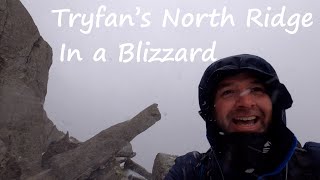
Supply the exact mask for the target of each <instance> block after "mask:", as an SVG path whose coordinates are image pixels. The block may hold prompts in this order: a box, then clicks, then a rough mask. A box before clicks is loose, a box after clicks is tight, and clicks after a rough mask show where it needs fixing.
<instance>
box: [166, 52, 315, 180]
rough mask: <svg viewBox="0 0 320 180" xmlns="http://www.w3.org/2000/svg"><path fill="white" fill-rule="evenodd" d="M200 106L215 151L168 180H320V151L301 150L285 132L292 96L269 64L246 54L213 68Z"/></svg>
mask: <svg viewBox="0 0 320 180" xmlns="http://www.w3.org/2000/svg"><path fill="white" fill-rule="evenodd" d="M199 104H200V109H201V110H200V111H199V113H200V115H201V117H202V118H203V119H204V120H205V122H206V128H207V138H208V141H209V143H210V145H211V147H210V149H209V150H208V151H207V152H206V153H199V152H196V151H194V152H191V153H188V154H186V155H184V156H181V157H178V158H177V159H176V161H175V165H174V166H173V167H172V168H171V169H170V171H169V173H168V174H167V176H166V177H165V179H166V180H171V179H183V180H186V179H190V180H191V179H210V180H223V179H225V180H234V179H245V180H247V179H248V180H250V179H276V180H278V179H279V180H282V179H283V180H285V179H289V180H303V179H320V174H319V172H320V153H319V152H320V146H319V144H318V143H313V142H308V143H306V145H305V146H304V148H302V147H301V146H300V144H299V143H298V141H297V139H296V137H295V136H294V134H293V133H292V132H291V131H290V130H289V129H288V128H287V127H286V118H285V110H286V109H288V108H290V107H291V105H292V99H291V95H290V93H289V92H288V90H287V89H286V87H285V86H284V85H283V84H282V83H280V81H279V79H278V76H277V74H276V72H275V70H274V69H273V67H272V66H271V65H270V64H269V63H268V62H267V61H265V60H264V59H262V58H260V57H258V56H254V55H248V54H243V55H237V56H231V57H227V58H224V59H221V60H219V61H216V62H214V63H213V64H211V65H210V66H209V67H208V68H207V69H206V71H205V72H204V74H203V76H202V79H201V82H200V85H199Z"/></svg>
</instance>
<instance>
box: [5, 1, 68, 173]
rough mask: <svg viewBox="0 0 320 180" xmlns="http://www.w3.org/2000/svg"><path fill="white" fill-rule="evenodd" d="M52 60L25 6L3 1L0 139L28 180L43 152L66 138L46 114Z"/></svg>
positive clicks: (38, 166)
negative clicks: (62, 137) (46, 96)
mask: <svg viewBox="0 0 320 180" xmlns="http://www.w3.org/2000/svg"><path fill="white" fill-rule="evenodd" d="M51 56H52V51H51V48H50V46H49V45H48V44H47V43H46V42H45V41H44V40H43V39H42V37H41V36H40V34H39V32H38V30H37V27H36V26H35V24H34V23H33V20H32V18H31V17H30V15H29V14H28V12H27V11H26V9H25V8H24V7H23V5H22V4H21V3H20V1H18V0H10V1H9V0H0V140H1V141H2V142H3V144H4V147H5V148H6V149H7V154H8V156H7V157H12V158H9V159H10V162H11V163H10V164H11V166H12V165H13V164H15V168H14V169H21V172H22V178H23V177H25V176H28V175H32V174H34V173H36V172H37V170H39V168H40V164H39V162H41V154H42V152H44V151H45V150H46V148H47V146H48V144H49V143H50V142H51V141H53V140H57V139H58V138H60V137H61V136H62V135H63V133H62V132H59V131H58V130H57V129H56V127H55V126H54V124H53V123H52V122H51V121H50V120H49V119H48V118H47V116H46V113H45V111H44V109H43V103H44V99H45V95H46V93H47V81H48V72H49V67H50V65H51V61H52V59H51ZM14 169H12V171H14ZM7 170H9V169H8V168H7ZM9 171H10V170H9Z"/></svg>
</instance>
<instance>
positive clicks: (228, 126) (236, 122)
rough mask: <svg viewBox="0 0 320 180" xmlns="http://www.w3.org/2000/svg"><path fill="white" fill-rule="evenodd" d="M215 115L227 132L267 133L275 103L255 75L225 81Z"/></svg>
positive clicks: (215, 104)
mask: <svg viewBox="0 0 320 180" xmlns="http://www.w3.org/2000/svg"><path fill="white" fill-rule="evenodd" d="M214 97H215V99H214V108H213V114H214V117H215V119H216V120H217V123H218V125H219V126H220V128H222V129H223V130H224V131H225V132H255V133H260V132H265V131H266V129H267V128H268V126H269V124H270V122H271V117H272V102H271V99H270V97H269V95H268V94H267V93H266V90H265V87H264V85H263V84H262V83H261V82H259V81H258V79H256V78H255V77H254V76H253V75H252V74H249V73H240V74H237V75H234V76H230V77H227V78H225V79H223V80H222V81H221V82H220V83H219V84H218V88H217V91H216V94H215V95H214Z"/></svg>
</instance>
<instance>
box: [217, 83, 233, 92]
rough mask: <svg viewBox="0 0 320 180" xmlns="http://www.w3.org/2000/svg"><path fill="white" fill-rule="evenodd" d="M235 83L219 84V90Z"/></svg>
mask: <svg viewBox="0 0 320 180" xmlns="http://www.w3.org/2000/svg"><path fill="white" fill-rule="evenodd" d="M232 84H233V83H231V82H221V83H219V84H218V87H217V90H220V89H223V88H225V87H228V86H231V85H232Z"/></svg>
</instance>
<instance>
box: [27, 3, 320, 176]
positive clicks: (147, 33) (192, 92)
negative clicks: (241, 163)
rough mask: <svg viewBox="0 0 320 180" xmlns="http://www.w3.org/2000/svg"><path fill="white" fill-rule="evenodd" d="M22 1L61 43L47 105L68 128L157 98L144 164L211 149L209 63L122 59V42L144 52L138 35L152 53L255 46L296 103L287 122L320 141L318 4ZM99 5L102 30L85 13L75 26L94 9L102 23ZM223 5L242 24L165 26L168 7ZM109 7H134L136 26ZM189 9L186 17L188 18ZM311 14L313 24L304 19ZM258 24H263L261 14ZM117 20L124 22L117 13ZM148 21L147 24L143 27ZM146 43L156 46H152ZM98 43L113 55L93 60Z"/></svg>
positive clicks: (143, 140)
mask: <svg viewBox="0 0 320 180" xmlns="http://www.w3.org/2000/svg"><path fill="white" fill-rule="evenodd" d="M22 3H23V4H24V5H25V7H26V8H27V9H28V11H29V13H30V14H31V16H32V18H33V19H34V21H35V23H36V25H37V26H38V28H39V31H40V34H41V35H42V36H43V37H44V39H45V40H46V41H47V42H48V43H49V44H50V45H51V47H52V50H53V64H52V66H51V69H50V74H49V83H48V93H47V96H46V102H45V110H46V111H47V114H48V116H49V118H50V119H51V120H52V121H53V122H54V123H55V124H56V125H57V127H58V128H59V129H60V130H62V131H64V132H66V131H69V132H70V134H71V135H72V136H74V137H76V138H78V139H79V140H81V141H85V140H87V139H89V138H90V137H92V136H94V135H95V134H97V133H98V132H100V131H101V130H103V129H105V128H108V127H110V126H111V125H114V124H116V123H119V122H122V121H125V120H128V119H130V118H132V117H133V116H134V115H136V114H137V113H138V112H140V111H141V110H143V109H144V108H145V107H147V106H149V105H150V104H152V103H157V104H159V109H160V112H161V114H162V119H161V121H159V122H158V123H156V124H155V125H154V126H152V127H151V128H150V129H148V130H147V131H146V132H144V133H142V134H140V135H139V136H138V137H137V138H135V139H134V140H133V142H132V144H133V149H134V151H135V152H137V156H136V157H135V158H134V159H135V160H136V161H137V162H138V163H140V164H141V165H143V166H144V167H146V168H147V169H148V170H151V168H152V164H153V160H154V157H155V155H156V154H157V153H158V152H163V153H169V154H177V155H182V154H185V153H187V152H188V151H192V150H197V151H200V152H204V151H206V150H207V149H208V147H209V145H208V143H207V140H206V137H205V124H204V122H203V120H202V119H201V118H200V116H199V115H198V110H199V106H198V99H197V97H198V94H197V87H198V84H199V81H200V78H201V76H202V73H203V71H204V70H205V68H206V67H207V66H208V65H209V64H210V63H211V62H203V60H202V59H201V56H196V58H195V60H194V62H190V61H188V62H164V63H160V62H152V63H151V62H150V63H145V62H140V63H138V62H137V61H136V60H132V61H131V62H129V63H123V62H119V55H120V53H121V52H120V48H119V45H121V44H125V43H132V44H133V45H134V48H135V51H136V50H137V47H138V43H139V41H141V42H142V50H141V52H145V51H144V49H143V48H146V47H147V48H173V49H174V50H178V49H179V48H186V49H187V50H190V48H202V49H203V50H205V49H208V48H211V47H212V44H213V43H214V42H216V48H215V51H214V57H215V58H222V57H225V56H230V55H234V54H242V53H251V54H256V55H259V56H261V57H263V58H265V59H267V60H268V61H269V62H270V63H271V64H272V65H273V66H274V68H275V69H276V70H277V72H278V74H279V77H280V80H281V81H282V82H283V83H284V84H285V85H286V86H287V88H288V89H289V91H290V93H291V95H292V97H293V100H294V104H293V107H292V108H291V109H289V110H288V111H287V119H288V120H287V123H288V126H289V128H290V129H291V130H292V131H293V132H294V133H295V134H296V136H297V137H298V139H299V140H300V141H301V142H302V143H304V142H306V141H309V140H313V141H320V133H319V127H320V126H319V125H320V120H319V105H318V101H319V100H320V95H319V93H318V92H319V88H320V84H319V77H320V71H319V67H320V58H319V57H320V56H319V47H320V44H319V43H320V38H319V32H320V28H319V25H320V13H319V10H318V7H319V2H318V1H315V0H313V1H308V3H306V2H304V3H303V2H302V1H290V3H289V1H281V2H280V1H277V0H273V1H269V0H268V1H267V0H263V1H254V0H251V1H248V0H246V1H241V2H238V1H233V2H231V1H215V0H210V1H209V0H204V1H182V0H181V1H172V0H161V1H149V0H138V1H135V0H134V1H128V0H127V1H125V0H117V1H106V0H99V1H86V0H70V1H65V0H55V1H49V0H32V1H31V0H22ZM101 6H105V7H106V9H105V11H102V12H103V13H104V16H103V17H101V19H100V24H99V26H100V27H99V28H97V27H96V26H95V25H96V24H94V26H93V27H92V29H91V30H90V29H88V28H89V26H84V25H81V20H80V19H79V18H78V19H76V20H75V21H74V25H73V27H69V15H70V13H73V14H77V13H80V14H81V15H83V14H86V15H87V18H88V17H89V16H90V13H92V14H93V19H94V20H95V21H94V23H97V21H96V19H95V18H96V13H97V10H98V8H99V7H101ZM137 7H138V9H139V10H137ZM224 7H225V10H226V13H227V14H232V15H233V20H234V26H233V25H232V23H231V21H230V19H229V21H226V24H225V25H224V26H223V27H221V26H218V27H211V26H210V19H206V18H204V20H203V21H202V23H201V24H200V27H196V25H195V24H191V25H190V27H182V26H181V23H179V25H178V27H173V26H172V25H171V24H168V25H167V27H166V28H163V27H162V20H163V19H164V18H163V17H164V13H165V10H166V9H167V10H168V12H170V13H171V14H172V16H174V15H175V13H176V10H177V8H179V9H180V13H181V14H180V16H181V17H180V19H182V18H183V15H184V14H187V13H191V14H194V15H195V14H197V13H200V14H204V13H209V14H211V13H212V11H213V10H214V9H216V11H217V13H220V14H221V13H222V11H223V8H224ZM268 7H270V8H268ZM282 8H284V9H285V13H284V18H283V23H284V24H283V25H284V27H280V26H278V27H271V24H270V22H271V20H272V17H273V16H274V15H275V14H276V13H280V12H281V10H282ZM61 9H69V10H70V12H64V13H63V14H62V16H61V18H62V19H61V20H62V21H61V27H59V26H58V25H59V24H58V13H52V10H61ZM249 9H256V10H252V12H253V13H257V9H259V10H261V16H262V17H266V14H267V17H269V21H267V25H268V27H267V28H266V27H259V26H257V24H254V23H253V24H252V26H251V27H250V28H249V27H247V26H246V19H247V14H248V10H249ZM111 13H113V15H117V18H119V17H120V14H130V15H131V16H132V17H133V21H134V23H135V25H133V26H130V24H128V23H125V24H124V25H123V27H119V26H118V27H112V26H111V27H110V26H109V27H107V26H104V21H105V19H106V17H107V16H108V15H109V18H111V16H110V14H111ZM146 13H149V15H148V14H146ZM295 13H298V14H295ZM308 13H309V16H310V13H311V14H312V22H313V24H312V25H311V24H310V21H307V20H308ZM136 14H137V15H136ZM191 14H188V15H187V16H188V17H187V16H185V20H188V18H190V17H191V16H190V15H191ZM143 15H145V17H146V19H148V20H149V22H150V23H151V24H150V25H147V24H145V23H146V22H147V21H143V18H142V17H143ZM252 15H254V14H252ZM304 16H305V17H304ZM290 17H291V21H289V22H288V20H289V19H290ZM303 17H304V18H303ZM303 19H304V20H305V21H307V22H305V23H302V20H303ZM298 20H299V22H298ZM220 21H221V16H218V17H217V18H216V19H215V22H216V23H221V22H220ZM259 21H260V22H261V23H262V24H264V23H265V22H264V19H262V18H261V19H259ZM290 23H291V26H290ZM294 23H298V24H294ZM116 24H117V25H119V21H118V19H117V22H116ZM288 24H289V25H288ZM143 25H146V26H147V27H144V28H143V27H141V26H143ZM220 25H221V24H220ZM303 25H304V26H309V27H303ZM295 28H296V29H295ZM286 29H287V30H286ZM84 31H87V34H85V33H83V32H84ZM289 32H291V33H292V34H290V33H289ZM147 41H149V42H150V45H146V42H147ZM62 44H65V45H66V49H68V48H71V49H78V50H79V51H80V53H81V58H82V59H83V60H82V61H78V60H77V59H76V57H75V56H74V57H73V58H72V59H71V61H70V62H67V61H66V56H64V58H65V61H64V62H61V59H60V56H61V47H62ZM99 48H103V49H105V50H106V56H105V57H106V60H107V61H106V62H101V61H100V62H94V61H93V59H92V56H93V54H94V52H95V51H96V50H97V49H99ZM66 54H67V51H65V55H66ZM134 54H135V55H136V53H134ZM141 54H142V53H141ZM149 55H150V54H149ZM162 56H163V54H162ZM188 59H190V58H188Z"/></svg>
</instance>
